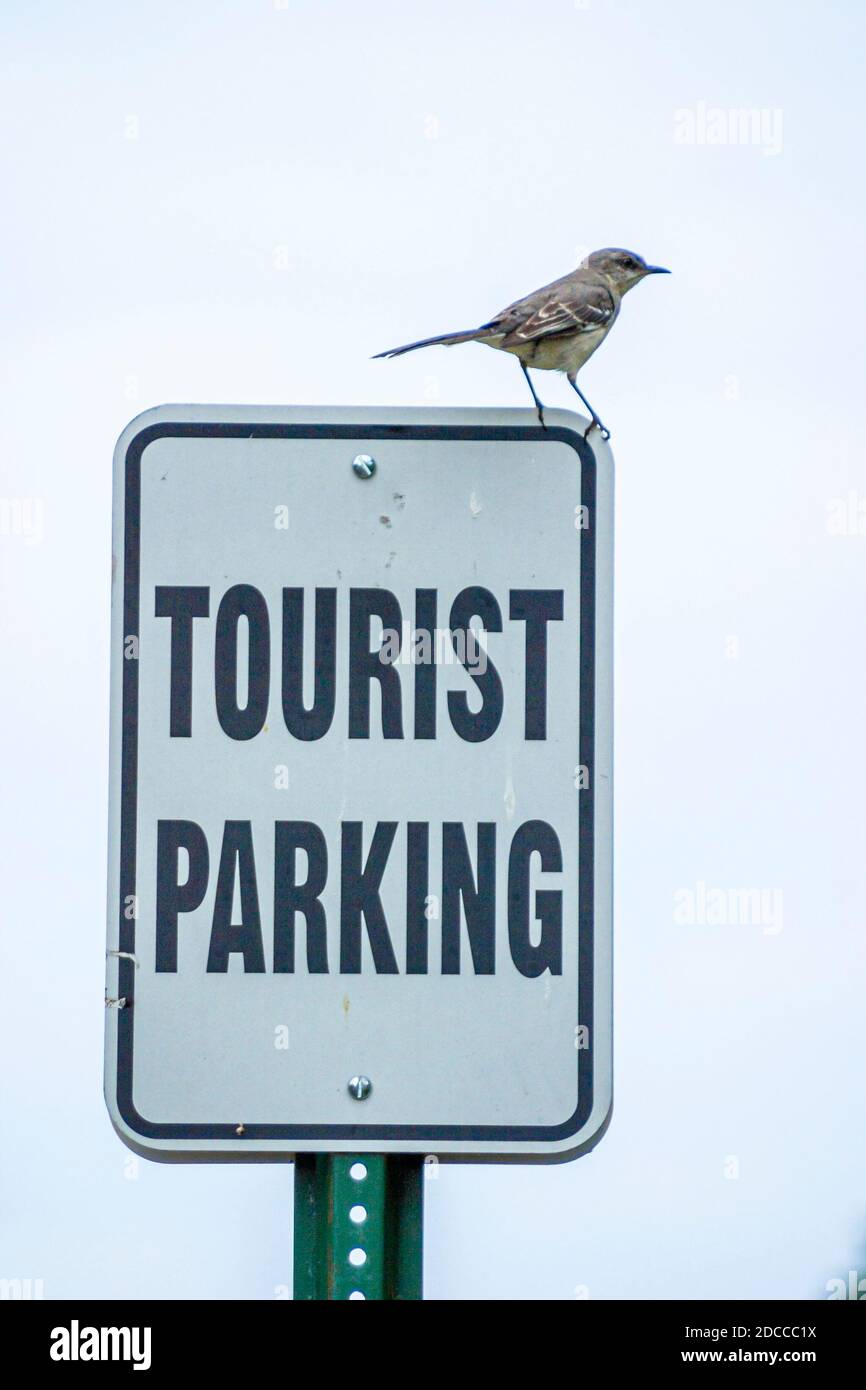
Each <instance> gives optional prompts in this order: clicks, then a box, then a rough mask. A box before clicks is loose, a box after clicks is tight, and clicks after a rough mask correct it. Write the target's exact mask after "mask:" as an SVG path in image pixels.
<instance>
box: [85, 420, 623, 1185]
mask: <svg viewBox="0 0 866 1390" xmlns="http://www.w3.org/2000/svg"><path fill="white" fill-rule="evenodd" d="M166 409H175V408H165V407H164V408H161V409H160V411H159V412H150V411H149V412H147V414H146V416H145V417H144V418H150V420H151V421H153V423H150V424H143V423H142V425H141V427H140V428H138V429H135V426H136V425H137V424H138V421H134V422H132V424H131V425H130V426H129V427H128V429H135V433H133V434H132V436H131V437H130V438H129V439H128V441H127V442H126V444H125V447H124V452H123V459H122V478H123V485H124V497H123V503H122V509H121V516H122V544H123V595H122V605H123V608H122V611H123V632H122V638H123V640H124V641H126V640H127V639H128V638H130V637H133V636H138V634H139V614H140V592H139V588H140V585H139V580H140V550H141V530H140V502H141V465H142V458H143V455H144V452H145V450H146V449H147V447H148V445H149V444H151V443H153V442H154V441H155V440H157V439H161V438H166V437H175V438H183V437H191V438H247V439H249V438H258V439H297V438H301V439H345V440H347V441H360V440H364V441H375V440H386V439H387V440H401V439H403V440H413V439H437V440H448V439H453V440H490V441H496V440H502V441H514V440H524V441H531V442H533V443H536V444H542V445H543V444H545V443H548V442H550V443H564V444H567V445H568V446H569V447H571V448H572V449H573V450H574V452H575V454H576V455H577V457H578V459H579V461H580V468H581V492H580V501H581V505H582V506H584V507H586V508H587V513H588V525H586V526H584V527H582V528H581V529H580V595H581V615H580V727H579V733H578V743H579V761H580V763H581V764H582V765H583V766H585V767H587V768H588V770H589V787H588V788H587V789H586V790H585V791H582V792H581V793H580V798H579V804H578V837H579V839H578V843H579V854H578V865H579V875H580V884H581V892H580V899H579V906H578V924H577V929H578V970H577V987H578V998H579V1009H580V1013H579V1015H578V1018H579V1023H580V1025H581V1026H585V1027H586V1028H587V1029H588V1037H589V1040H590V1044H589V1046H588V1047H585V1048H579V1049H578V1048H576V1049H575V1051H576V1057H577V1067H576V1073H577V1075H576V1083H577V1104H576V1107H575V1110H574V1112H573V1113H572V1115H571V1116H570V1117H569V1118H568V1119H567V1120H565V1121H563V1122H561V1123H559V1124H556V1125H538V1126H525V1125H518V1126H514V1125H471V1124H469V1125H394V1124H390V1125H375V1124H336V1125H326V1124H315V1125H309V1124H308V1125H304V1124H291V1123H279V1124H272V1123H250V1124H245V1125H244V1136H243V1139H242V1140H239V1138H238V1134H237V1127H236V1125H234V1124H233V1123H175V1122H162V1121H151V1120H147V1119H146V1118H145V1117H144V1116H142V1115H141V1114H140V1113H139V1112H138V1110H137V1109H136V1107H135V1104H134V1101H133V1059H134V1020H135V1008H134V998H135V964H134V959H133V958H134V954H135V921H134V919H129V918H127V916H126V915H125V912H124V904H125V903H126V902H128V901H130V899H131V898H134V896H135V882H136V857H137V842H136V830H137V804H136V803H137V763H138V662H137V661H136V660H124V661H123V662H122V713H121V733H120V745H121V746H120V767H119V772H120V798H119V801H120V827H119V828H120V852H119V865H118V867H119V902H118V909H119V913H118V916H119V932H118V961H117V966H118V995H119V996H121V997H123V998H124V999H125V1001H126V1004H125V1007H123V1008H121V1009H117V1010H116V1011H115V1017H116V1021H117V1038H116V1069H115V1078H116V1087H115V1089H114V1094H113V1096H112V1097H110V1099H109V1108H110V1109H111V1110H112V1113H113V1114H114V1106H116V1114H117V1118H119V1119H120V1120H121V1121H122V1122H123V1124H124V1125H125V1126H127V1127H128V1130H129V1141H130V1142H132V1144H133V1146H134V1147H135V1140H136V1139H141V1140H145V1141H147V1140H152V1141H156V1142H157V1143H158V1144H159V1143H160V1142H162V1143H165V1142H166V1141H168V1142H169V1143H171V1142H172V1141H175V1142H176V1141H182V1142H183V1141H187V1142H188V1143H191V1145H195V1143H196V1141H206V1143H208V1144H211V1145H213V1144H216V1145H218V1146H219V1150H216V1149H215V1150H214V1151H213V1153H212V1156H213V1158H215V1159H217V1158H223V1159H227V1160H229V1161H231V1160H232V1159H235V1158H238V1159H240V1158H243V1157H245V1156H247V1155H244V1154H243V1152H241V1151H242V1150H243V1149H246V1148H247V1145H250V1146H252V1145H253V1144H256V1141H258V1144H257V1146H256V1147H257V1149H258V1152H254V1151H250V1150H248V1156H249V1157H250V1158H253V1157H259V1158H262V1157H265V1156H267V1155H264V1154H262V1152H261V1149H260V1148H259V1147H258V1146H259V1145H261V1143H262V1142H263V1141H264V1142H265V1143H267V1142H268V1141H272V1142H273V1141H276V1142H277V1144H279V1145H280V1148H279V1150H277V1151H272V1152H274V1154H275V1156H276V1157H285V1156H287V1155H289V1154H290V1153H291V1152H293V1151H294V1152H304V1151H305V1150H304V1143H305V1141H307V1142H308V1143H309V1142H312V1143H313V1144H314V1145H315V1148H316V1149H317V1150H320V1149H321V1148H322V1145H327V1143H328V1142H329V1141H334V1142H336V1143H339V1144H340V1145H341V1146H343V1145H346V1144H352V1143H355V1144H357V1143H360V1144H363V1145H364V1146H366V1147H367V1151H371V1149H370V1147H369V1146H371V1145H375V1144H376V1142H377V1141H383V1142H385V1143H387V1144H388V1145H389V1148H390V1146H393V1145H395V1144H399V1143H400V1142H401V1141H405V1142H407V1143H411V1144H413V1145H417V1144H419V1143H423V1144H424V1145H427V1146H430V1147H432V1148H435V1145H436V1143H437V1141H440V1142H449V1141H450V1142H458V1143H469V1144H472V1143H477V1144H480V1145H489V1144H498V1143H505V1144H508V1145H514V1144H518V1145H519V1144H527V1145H534V1144H539V1143H546V1144H551V1143H554V1144H557V1149H554V1150H548V1151H547V1152H539V1151H538V1150H535V1151H530V1150H526V1151H524V1155H521V1153H520V1151H519V1150H514V1149H509V1150H508V1151H506V1152H505V1153H503V1154H502V1157H504V1158H509V1157H510V1158H520V1157H521V1156H525V1157H526V1158H534V1159H544V1158H553V1159H556V1158H569V1157H573V1156H574V1155H575V1150H574V1149H572V1150H562V1149H561V1148H559V1145H561V1144H562V1141H564V1140H568V1139H569V1138H572V1137H574V1136H575V1135H577V1134H578V1133H579V1132H580V1131H581V1130H582V1129H583V1128H584V1127H585V1125H586V1123H587V1121H588V1120H589V1118H590V1116H591V1114H592V1111H593V1105H594V1102H595V1075H594V1073H595V1033H594V1022H595V1004H596V1001H595V996H594V974H595V897H596V892H595V889H596V884H595V864H596V838H595V831H596V826H595V820H596V817H595V797H596V778H595V769H596V760H595V755H596V748H595V742H596V740H595V713H596V710H595V704H596V587H597V586H596V533H597V529H598V528H597V461H596V457H595V454H594V452H593V449H592V448H591V446H590V445H589V444H588V443H587V442H586V441H585V440H584V438H583V436H582V434H580V433H579V432H578V431H577V430H575V429H572V428H569V427H564V426H562V425H558V424H554V423H551V424H548V426H547V427H546V428H545V429H542V427H541V426H540V425H538V424H527V425H524V424H519V425H518V424H514V425H505V424H486V423H465V424H462V423H444V422H443V423H442V424H430V423H426V424H424V423H420V422H418V423H414V422H407V423H393V424H388V423H385V422H384V421H381V422H379V423H376V422H371V420H370V418H369V416H370V412H369V411H368V410H360V409H359V410H358V416H360V417H362V418H361V419H360V420H359V421H358V423H348V422H347V423H342V420H343V419H345V420H347V421H348V420H349V419H351V418H352V417H351V415H350V409H349V408H348V407H346V408H344V409H343V410H341V411H340V416H341V422H339V423H337V422H334V421H333V420H331V421H328V420H327V419H326V420H324V421H322V422H321V423H314V422H312V421H309V420H307V421H304V420H300V419H297V418H296V419H294V420H292V419H284V420H283V421H282V422H278V421H277V420H271V421H267V420H265V419H263V418H262V417H263V408H262V407H252V408H249V415H250V418H249V419H243V418H242V415H243V412H244V410H245V409H246V408H245V407H234V408H228V407H218V408H213V415H214V416H215V415H217V413H218V411H222V410H226V409H231V410H232V416H233V418H231V419H222V420H220V419H218V418H207V410H205V408H203V407H194V408H193V409H191V410H190V411H189V414H188V416H187V418H186V419H183V418H169V417H167V416H163V418H160V419H156V420H154V415H156V414H157V413H158V414H162V410H166ZM176 409H177V410H178V413H179V414H180V411H181V410H182V409H183V408H182V407H177V408H176ZM286 409H287V408H286V407H280V408H275V409H274V415H275V416H277V415H279V414H280V413H282V412H284V411H286ZM298 413H300V412H298ZM305 413H306V412H305ZM310 413H311V414H312V413H313V412H312V411H310ZM320 413H321V415H323V416H327V415H332V414H333V410H328V411H325V410H322V411H321V412H320ZM377 413H378V412H377ZM399 413H400V414H401V415H403V416H404V419H405V416H406V414H407V412H405V411H400V412H399ZM446 413H447V414H449V415H451V417H452V419H453V417H454V415H457V414H458V412H456V411H455V412H450V411H449V412H445V411H443V412H442V414H443V415H444V414H446ZM485 413H487V412H485ZM394 414H395V415H396V414H397V412H394ZM418 414H419V415H420V414H422V412H418ZM424 414H425V415H426V418H428V419H429V415H430V412H424ZM490 414H491V415H492V414H494V412H492V411H491V412H490ZM514 414H517V412H514ZM563 414H565V412H559V411H557V412H549V416H548V418H550V416H551V415H554V416H555V417H556V416H558V417H559V418H560V419H561V418H562V416H563ZM193 415H196V416H200V417H201V418H198V419H192V418H189V417H190V416H193ZM364 415H366V416H367V417H368V418H367V420H366V421H365V420H363V416H364ZM255 417H258V418H255ZM524 418H525V416H524ZM566 418H569V420H571V419H574V420H575V421H578V420H579V417H576V416H573V415H569V416H567V417H566ZM125 433H126V432H125ZM122 438H123V437H122ZM115 486H117V477H116V478H115ZM115 640H116V639H115ZM114 717H115V715H114V712H113V718H114ZM117 770H118V769H117V768H116V767H115V766H114V765H113V773H114V775H116V773H117ZM587 791H588V792H589V795H587ZM111 810H112V816H114V815H115V813H116V810H117V801H116V790H115V788H113V789H112V805H111ZM107 1065H108V1063H107ZM106 1084H107V1089H108V1087H109V1085H110V1078H109V1076H108V1075H107V1076H106ZM112 1100H113V1102H114V1105H112V1104H111V1101H112ZM608 1118H609V1110H608V1115H607V1117H606V1118H605V1119H604V1120H603V1122H602V1123H601V1124H600V1126H599V1127H598V1129H597V1130H596V1131H595V1133H594V1134H593V1135H591V1136H589V1138H588V1139H587V1141H586V1143H585V1144H584V1145H583V1146H582V1147H591V1146H592V1145H593V1144H594V1143H596V1142H597V1141H598V1139H599V1138H600V1137H601V1135H602V1134H603V1132H604V1130H605V1128H606V1125H607V1122H608ZM121 1133H122V1137H124V1138H127V1136H126V1135H125V1134H123V1132H122V1131H121ZM228 1144H231V1147H232V1152H231V1153H228V1152H226V1150H225V1147H224V1146H226V1145H228ZM284 1145H285V1146H294V1147H293V1148H289V1147H286V1148H283V1147H282V1146H284ZM143 1151H146V1152H148V1154H149V1155H150V1156H156V1157H163V1156H165V1157H179V1158H182V1157H184V1156H186V1155H185V1153H184V1151H179V1150H173V1151H171V1152H170V1153H168V1152H166V1153H159V1152H158V1151H154V1149H153V1148H151V1147H149V1146H146V1145H145V1146H144V1149H143ZM391 1151H393V1150H391ZM189 1156H190V1157H199V1156H200V1151H199V1152H190V1153H189ZM469 1156H470V1154H469V1153H464V1152H462V1151H451V1152H450V1153H448V1154H443V1158H455V1159H458V1160H459V1159H461V1158H465V1157H469ZM478 1156H479V1157H488V1158H495V1157H497V1154H496V1153H495V1151H493V1152H491V1151H489V1150H485V1151H483V1152H482V1151H479V1153H478Z"/></svg>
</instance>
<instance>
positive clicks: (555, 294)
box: [484, 276, 616, 348]
mask: <svg viewBox="0 0 866 1390" xmlns="http://www.w3.org/2000/svg"><path fill="white" fill-rule="evenodd" d="M615 314H616V303H615V302H614V298H613V295H612V294H611V292H610V290H609V289H608V287H607V286H606V285H605V284H603V283H602V282H600V281H594V280H582V279H578V278H577V277H575V276H571V277H566V279H565V280H562V281H557V282H556V283H554V284H553V285H548V286H546V287H545V288H544V289H543V290H536V292H535V293H534V294H530V295H527V297H526V298H525V299H518V300H517V302H516V303H515V304H510V305H509V306H508V308H507V309H503V311H502V313H501V314H499V315H497V317H496V318H495V319H492V320H491V322H490V323H489V324H485V325H484V327H485V329H488V330H489V329H495V330H496V331H497V332H499V333H504V334H505V337H504V338H503V340H502V342H501V343H500V344H499V346H500V347H503V348H509V347H517V346H519V344H520V343H531V342H533V341H534V340H536V339H538V338H548V337H551V336H553V335H554V334H557V333H592V332H595V331H597V330H598V329H600V328H606V327H608V325H609V324H610V322H611V320H612V319H613V317H614V315H615Z"/></svg>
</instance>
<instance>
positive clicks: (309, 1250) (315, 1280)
mask: <svg viewBox="0 0 866 1390" xmlns="http://www.w3.org/2000/svg"><path fill="white" fill-rule="evenodd" d="M423 1170H424V1161H423V1159H422V1158H420V1157H415V1156H414V1155H405V1154H395V1155H388V1156H386V1155H384V1154H299V1155H298V1156H297V1158H296V1159H295V1261H294V1266H295V1284H294V1297H295V1298H296V1299H330V1300H342V1299H348V1298H351V1297H352V1296H353V1295H354V1296H355V1297H359V1296H361V1297H363V1298H369V1299H420V1298H421V1297H422V1291H421V1289H422V1246H423V1212H424V1196H423V1180H424V1171H423Z"/></svg>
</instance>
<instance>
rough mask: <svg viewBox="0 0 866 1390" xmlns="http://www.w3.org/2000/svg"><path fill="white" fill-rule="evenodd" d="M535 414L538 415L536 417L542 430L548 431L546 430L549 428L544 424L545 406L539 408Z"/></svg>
mask: <svg viewBox="0 0 866 1390" xmlns="http://www.w3.org/2000/svg"><path fill="white" fill-rule="evenodd" d="M535 413H536V415H537V416H538V423H539V424H540V426H541V428H542V429H543V430H546V429H547V426H546V424H545V423H544V406H543V405H540V406H538V407H537V409H536V412H535Z"/></svg>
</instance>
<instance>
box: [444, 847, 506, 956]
mask: <svg viewBox="0 0 866 1390" xmlns="http://www.w3.org/2000/svg"><path fill="white" fill-rule="evenodd" d="M461 899H462V902H463V912H464V914H465V916H466V930H467V932H468V933H469V947H470V950H471V952H472V964H473V966H474V968H475V974H476V975H492V974H493V973H494V969H495V951H496V826H495V824H494V823H493V822H492V821H491V822H486V821H485V822H482V823H481V824H479V826H478V886H477V887H476V884H475V878H474V876H473V873H472V863H471V861H470V858H469V847H468V845H467V844H466V833H465V831H464V829H463V826H462V825H461V824H460V822H459V821H446V822H445V823H444V825H443V826H442V974H443V975H459V974H460V903H461Z"/></svg>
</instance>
